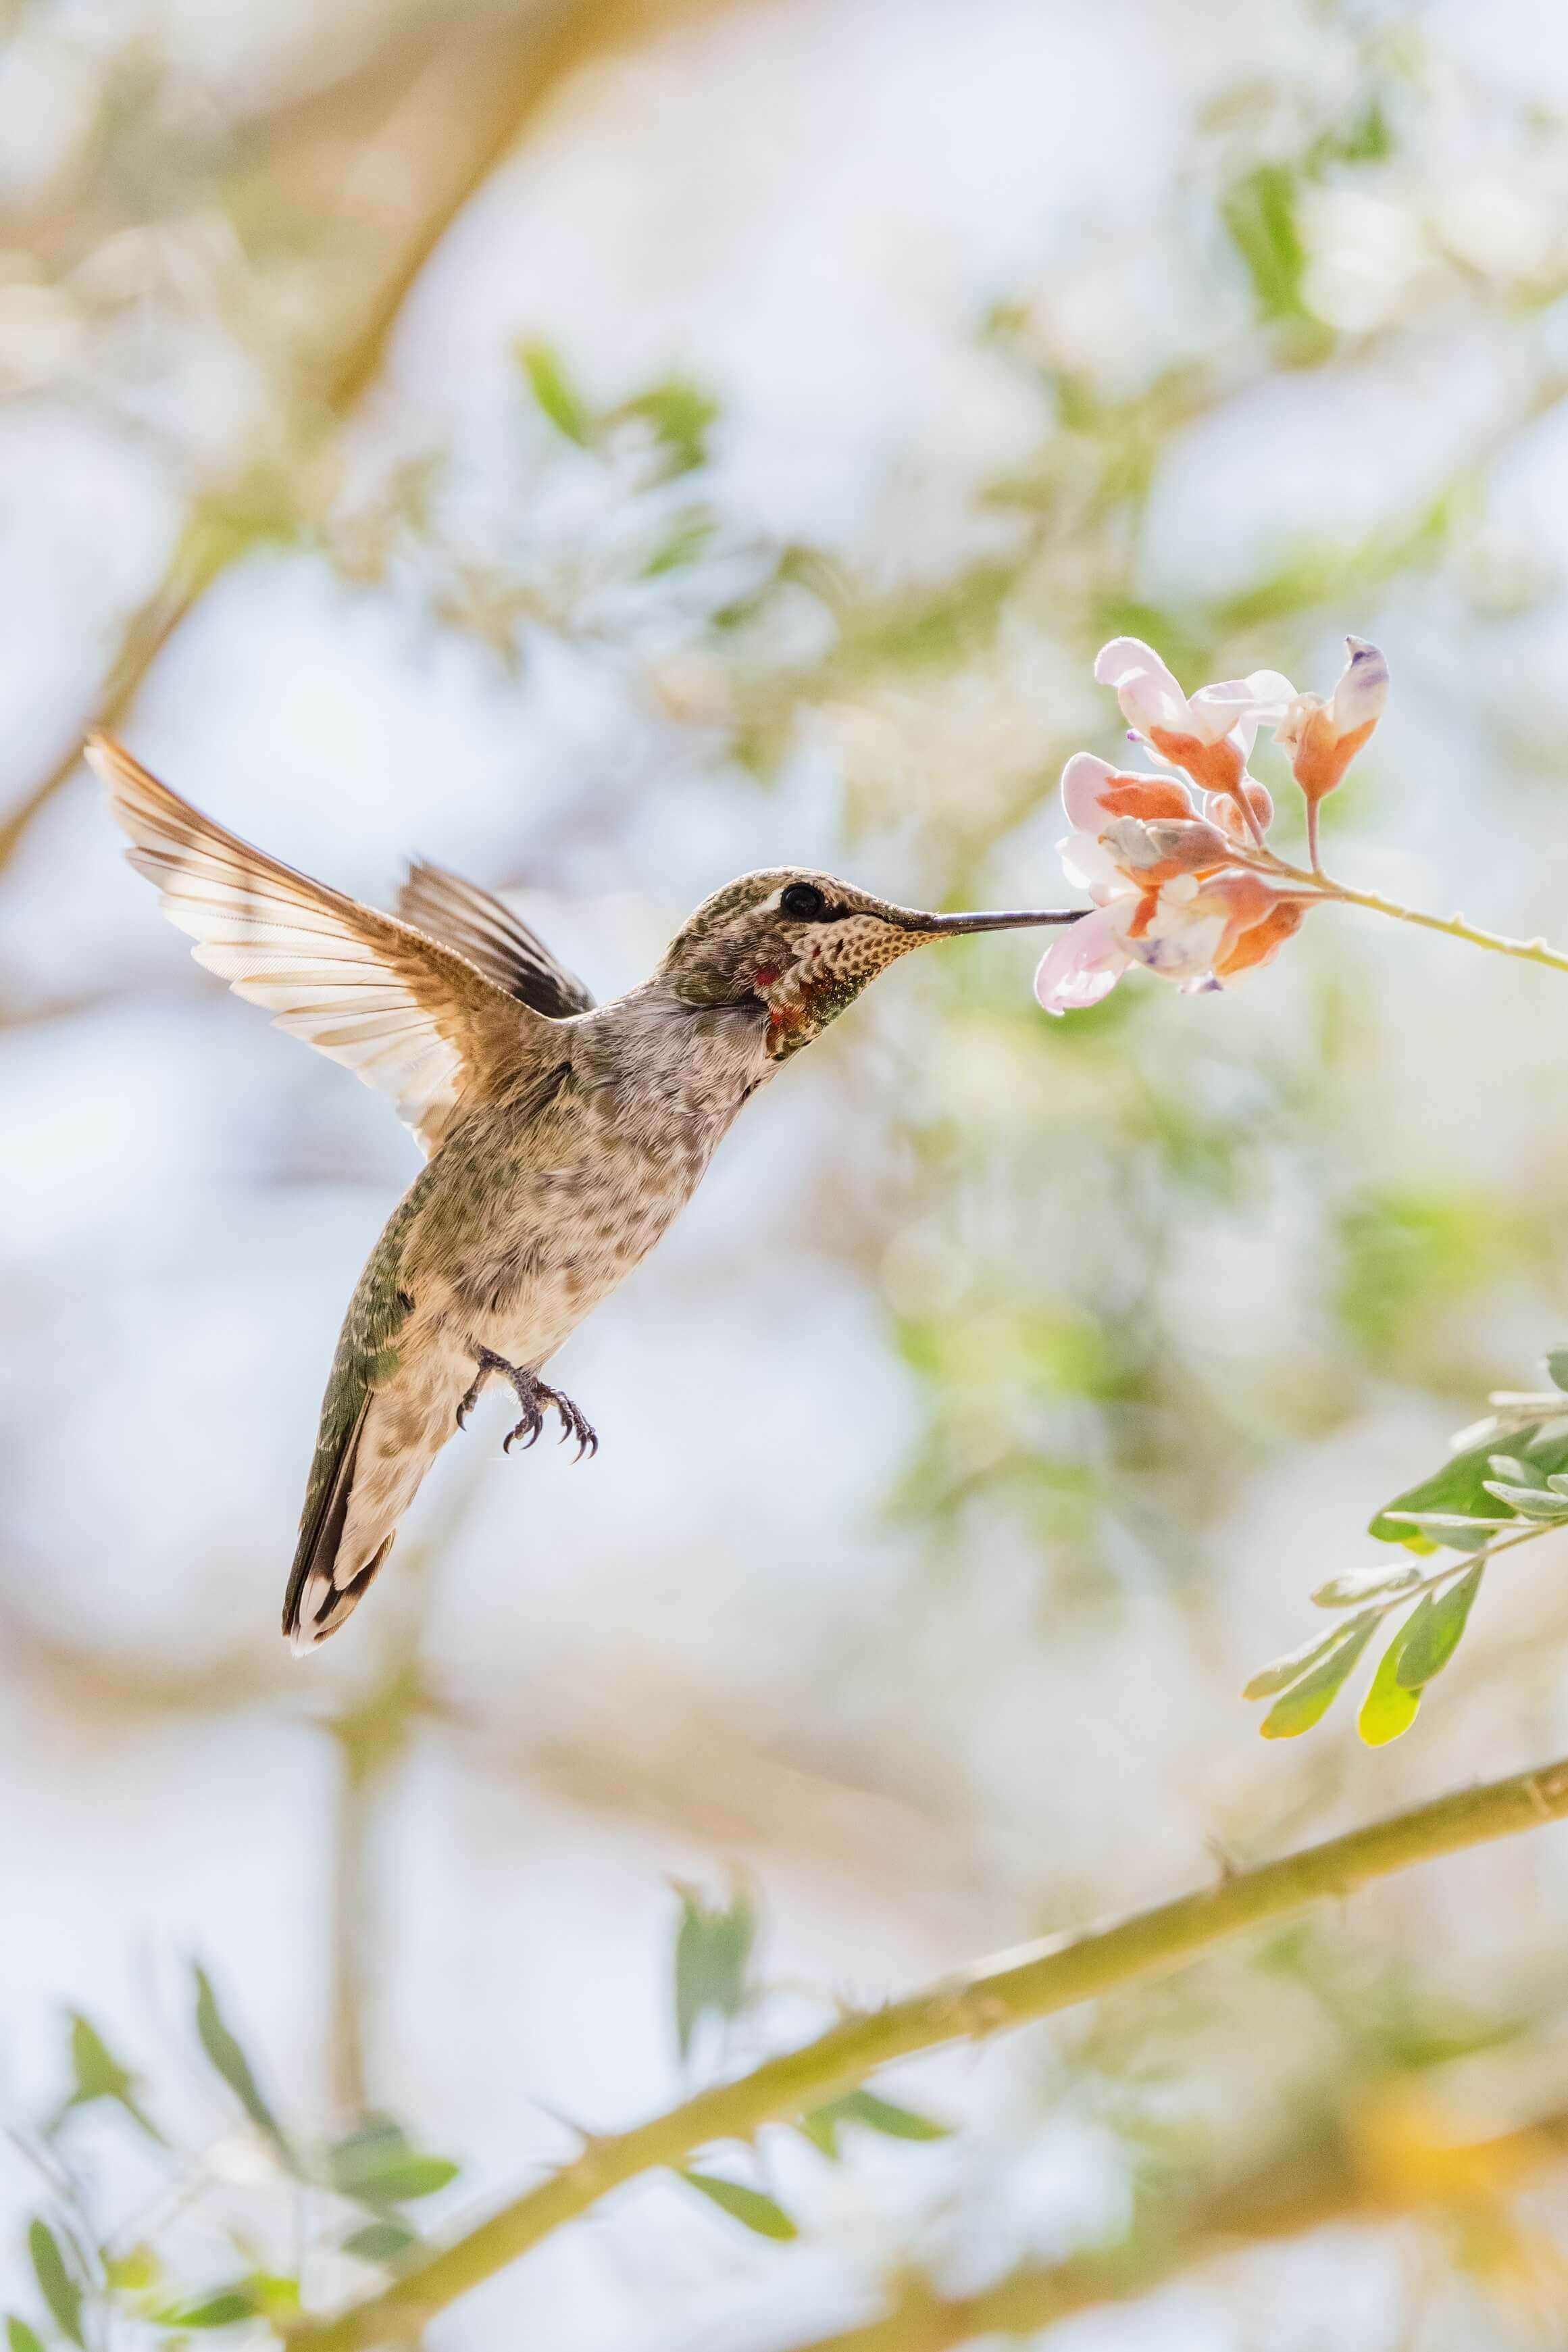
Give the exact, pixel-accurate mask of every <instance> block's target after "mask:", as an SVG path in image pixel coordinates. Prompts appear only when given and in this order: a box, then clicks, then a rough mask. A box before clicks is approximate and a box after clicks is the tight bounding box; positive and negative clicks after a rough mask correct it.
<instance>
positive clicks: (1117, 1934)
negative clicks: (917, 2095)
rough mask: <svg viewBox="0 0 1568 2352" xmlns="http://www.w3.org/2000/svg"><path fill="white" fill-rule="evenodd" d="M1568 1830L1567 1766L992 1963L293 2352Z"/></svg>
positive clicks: (896, 2008) (450, 2292) (556, 2192)
mask: <svg viewBox="0 0 1568 2352" xmlns="http://www.w3.org/2000/svg"><path fill="white" fill-rule="evenodd" d="M1564 1818H1568V1758H1564V1759H1560V1760H1558V1761H1557V1762H1555V1763H1553V1764H1551V1765H1547V1766H1545V1767H1543V1768H1542V1769H1540V1770H1538V1771H1534V1772H1521V1773H1516V1774H1514V1775H1512V1776H1511V1777H1510V1778H1509V1779H1508V1780H1496V1781H1492V1782H1491V1783H1490V1784H1489V1785H1486V1786H1484V1787H1480V1788H1470V1789H1461V1790H1456V1791H1454V1793H1453V1794H1451V1795H1449V1796H1447V1797H1439V1798H1437V1799H1435V1800H1434V1801H1431V1802H1430V1803H1428V1804H1425V1805H1418V1806H1416V1807H1415V1808H1414V1809H1413V1810H1412V1811H1408V1812H1404V1813H1396V1814H1394V1815H1391V1816H1390V1817H1389V1818H1388V1819H1387V1820H1386V1821H1382V1822H1374V1823H1373V1824H1371V1825H1370V1826H1369V1827H1368V1828H1365V1829H1362V1830H1354V1831H1352V1832H1349V1834H1347V1835H1345V1836H1343V1837H1337V1838H1330V1839H1328V1840H1327V1841H1326V1842H1325V1843H1322V1844H1321V1845H1316V1846H1310V1847H1308V1848H1307V1849H1306V1850H1305V1851H1304V1852H1303V1853H1296V1854H1291V1855H1288V1856H1286V1857H1285V1858H1284V1859H1283V1860H1282V1861H1280V1862H1274V1863H1269V1864H1264V1865H1262V1866H1261V1867H1260V1868H1259V1869H1256V1870H1249V1871H1241V1872H1238V1873H1236V1874H1233V1875H1231V1876H1228V1877H1226V1878H1223V1879H1221V1880H1219V1881H1218V1882H1217V1883H1216V1884H1215V1885H1211V1886H1207V1887H1205V1888H1203V1889H1201V1890H1199V1891H1198V1892H1197V1893H1196V1894H1192V1895H1183V1896H1181V1897H1179V1898H1178V1899H1177V1900H1176V1901H1175V1902H1173V1903H1165V1904H1161V1905H1160V1906H1158V1907H1157V1908H1156V1909H1155V1910H1152V1911H1145V1912H1140V1913H1138V1914H1137V1915H1135V1916H1134V1917H1132V1918H1128V1919H1124V1920H1120V1921H1118V1922H1117V1923H1116V1924H1115V1925H1114V1926H1113V1927H1103V1928H1100V1929H1096V1930H1092V1931H1090V1932H1088V1933H1086V1934H1083V1935H1076V1936H1068V1937H1054V1938H1052V1939H1051V1940H1050V1941H1048V1942H1046V1943H1043V1944H1040V1945H1037V1946H1035V1947H1034V1948H1032V1949H1029V1950H1026V1951H1025V1952H1023V1953H1022V1954H1021V1955H1020V1954H1018V1953H1009V1954H1007V1955H1005V1956H1004V1957H1003V1958H998V1959H996V1960H991V1961H985V1962H982V1963H981V1964H980V1965H979V1966H978V1967H977V1968H975V1969H970V1970H968V1971H967V1973H965V1974H964V1975H962V1976H959V1977H956V1978H950V1979H945V1980H944V1981H942V1982H940V1983H938V1984H936V1985H933V1986H931V1987H929V1988H928V1989H927V1990H925V1991H922V1992H918V1993H915V1994H912V1995H910V1996H908V1997H907V1998H906V1999H904V2000H898V2001H894V2002H891V2003H890V2004H889V2005H888V2006H887V2007H886V2008H884V2009H882V2010H879V2011H876V2012H875V2013H874V2014H873V2015H870V2016H864V2017H853V2018H850V2019H847V2020H846V2021H844V2022H842V2023H841V2024H839V2025H836V2026H834V2027H833V2028H832V2029H831V2031H830V2032H827V2033H824V2034H822V2035H821V2037H820V2038H819V2039H818V2040H817V2041H815V2042H810V2043H808V2044H807V2045H806V2047H805V2048H804V2049H800V2050H795V2051H790V2052H789V2053H786V2054H785V2055H783V2056H781V2057H778V2058H771V2059H768V2061H767V2062H766V2063H764V2064H763V2065H761V2066H758V2068H757V2069H756V2070H755V2071H754V2072H753V2073H751V2074H746V2075H743V2076H741V2077H740V2079H739V2080H738V2081H736V2082H732V2083H725V2084H716V2086H714V2087H713V2088H711V2089H709V2090H706V2091H703V2092H700V2093H698V2095H696V2096H695V2098H692V2099H688V2100H686V2101H685V2103H684V2104H683V2105H680V2106H678V2107H675V2108H674V2109H673V2110H672V2111H671V2112H670V2113H668V2114H667V2115H664V2116H657V2117H655V2118H654V2119H653V2121H652V2122H650V2123H646V2124H640V2125H637V2126H634V2127H633V2128H632V2130H630V2131H625V2132H621V2133H618V2134H615V2135H613V2136H612V2137H605V2138H600V2139H595V2140H592V2141H591V2142H590V2143H589V2145H588V2147H586V2148H585V2149H584V2150H583V2152H582V2154H581V2155H580V2156H579V2157H578V2158H575V2159H574V2160H573V2161H572V2162H571V2163H570V2164H568V2165H566V2166H564V2167H563V2168H562V2169H561V2170H560V2171H559V2172H557V2173H555V2174H553V2175H552V2176H551V2177H550V2179H548V2180H546V2181H543V2182H541V2183H540V2185H539V2186H538V2187H537V2188H535V2189H528V2190H526V2191H524V2193H523V2194H522V2195H520V2196H518V2197H516V2198H514V2199H512V2200H510V2202H508V2203H507V2204H505V2205H503V2206H501V2207H500V2208H499V2210H497V2211H496V2212H494V2213H492V2214H491V2215H490V2216H489V2217H488V2219H486V2220H485V2221H480V2222H478V2223H477V2224H476V2226H475V2227H474V2228H473V2229H471V2230H468V2231H465V2232H464V2234H463V2235H462V2236H460V2237H458V2238H455V2239H454V2240H453V2241H452V2242H450V2243H448V2244H447V2245H445V2246H443V2247H440V2248H438V2249H437V2250H436V2251H434V2252H432V2253H430V2254H427V2255H425V2256H424V2257H423V2259H420V2260H418V2261H415V2262H413V2263H411V2264H410V2266H409V2268H408V2269H407V2270H406V2271H405V2272H404V2273H402V2276H401V2277H400V2278H398V2279H397V2280H395V2281H394V2282H393V2284H392V2285H391V2286H390V2287H388V2288H386V2289H385V2290H384V2291H383V2292H382V2294H376V2295H373V2296H371V2298H370V2299H369V2300H368V2301H366V2302H364V2303H361V2304H356V2305H351V2306H350V2309H348V2310H347V2311H344V2312H341V2313H340V2314H339V2315H338V2316H337V2317H336V2318H331V2319H325V2320H305V2321H302V2322H300V2323H298V2325H297V2326H294V2327H292V2328H291V2330H290V2332H289V2342H290V2344H291V2346H292V2347H293V2352H366V2347H371V2346H372V2345H381V2344H386V2343H390V2342H396V2341H399V2340H402V2339H406V2338H408V2337H410V2336H415V2335H417V2334H418V2333H419V2331H420V2330H421V2329H422V2328H423V2326H425V2324H426V2323H427V2322H428V2321H429V2320H430V2319H431V2318H433V2317H434V2315H436V2314H437V2313H438V2312H441V2311H444V2310H445V2309H446V2308H447V2306H448V2305H451V2304H453V2303H455V2302H456V2301H457V2300H458V2298H459V2297H460V2296H462V2295H465V2294H469V2293H470V2292H471V2291H472V2290H473V2289H474V2288H475V2287H476V2286H480V2285H482V2284H484V2283H485V2281H486V2280H487V2279H490V2278H493V2277H495V2276H496V2274H497V2272H499V2271H502V2270H505V2269H506V2268H507V2265H508V2264H509V2263H514V2262H516V2261H517V2259H518V2257H519V2256H520V2255H522V2254H525V2253H527V2252H528V2250H529V2249H530V2248H531V2247H533V2246H536V2245H538V2243H539V2242H540V2241H541V2240H542V2239H544V2238H546V2237H548V2236H549V2235H550V2234H551V2232H552V2231H556V2230H559V2229H560V2228H562V2227H563V2226H564V2225H565V2224H566V2223H568V2222H570V2221H575V2220H577V2219H578V2217H579V2216H580V2215H581V2214H583V2213H585V2212H587V2211H588V2210H589V2209H590V2208H591V2206H592V2205H594V2204H596V2203H597V2202H598V2200H599V2199H600V2198H601V2197H603V2196H605V2195H606V2194H608V2192H609V2191H610V2190H611V2189H617V2188H619V2187H620V2186H621V2185H622V2183H623V2182H625V2181H628V2180H632V2179H636V2178H637V2176H638V2175H639V2174H641V2173H643V2172H647V2171H650V2170H652V2169H653V2168H656V2167H661V2166H673V2167H676V2168H679V2167H680V2166H682V2165H684V2164H685V2162H686V2160H687V2159H688V2158H691V2157H692V2156H694V2155H695V2153H696V2152H697V2151H698V2150H699V2149H701V2148H704V2147H711V2146H712V2145H713V2144H714V2143H715V2142H716V2141H722V2140H734V2139H749V2138H750V2137H752V2136H753V2135H754V2134H755V2133H756V2132H757V2131H758V2128H759V2127H760V2126H762V2125H764V2124H768V2123H781V2122H788V2121H789V2120H791V2119H792V2118H794V2117H796V2116H800V2114H801V2113H802V2112H804V2111H805V2110H807V2109H809V2108H810V2107H812V2106H815V2105H819V2104H821V2102H822V2101H824V2100H827V2099H831V2098H833V2097H834V2096H836V2095H839V2094H841V2093H843V2092H846V2091H849V2090H851V2089H852V2088H854V2087H855V2086H856V2085H858V2084H861V2083H862V2082H863V2080H864V2079H865V2077H866V2075H867V2074H871V2073H872V2072H873V2070H874V2069H876V2068H877V2067H879V2066H883V2065H886V2064H888V2063H891V2062H892V2061H893V2060H894V2059H900V2058H908V2057H912V2056H914V2055H915V2054H916V2053H919V2052H921V2051H925V2050H932V2049H936V2048H939V2047H940V2046H941V2045H943V2044H944V2043H946V2042H954V2041H962V2040H967V2039H973V2038H976V2037H978V2036H981V2035H985V2034H988V2033H995V2032H1003V2031H1006V2030H1007V2029H1008V2028H1009V2027H1012V2026H1017V2025H1022V2024H1025V2023H1027V2022H1029V2021H1031V2020H1033V2019H1035V2018H1041V2017H1049V2016H1051V2015H1053V2014H1054V2013H1055V2012H1056V2011H1059V2010H1063V2009H1070V2008H1071V2007H1073V2006H1074V2005H1075V2004H1076V2003H1078V2002H1080V2001H1083V2000H1093V1999H1094V1998H1096V1997H1097V1996H1098V1995H1100V1994H1102V1993H1105V1992H1109V1991H1112V1990H1114V1989H1115V1988H1116V1987H1117V1986H1120V1985H1124V1984H1127V1983H1131V1982H1134V1981H1135V1980H1136V1979H1140V1978H1143V1977H1147V1976H1151V1975H1154V1974H1155V1973H1156V1972H1159V1971H1161V1970H1164V1969H1172V1968H1177V1967H1180V1966H1181V1965H1182V1964H1183V1963H1184V1962H1185V1961H1187V1960H1189V1959H1192V1958H1195V1957H1196V1956H1197V1954H1198V1953H1200V1952H1203V1951H1207V1949H1208V1948H1210V1947H1211V1946H1213V1945H1215V1944H1218V1943H1222V1942H1224V1941H1225V1940H1226V1939H1227V1938H1228V1937H1232V1936H1238V1935H1241V1934H1244V1933H1245V1932H1246V1931H1247V1930H1249V1928H1252V1927H1260V1926H1261V1925H1262V1924H1264V1923H1265V1922H1266V1921H1270V1920H1273V1919H1279V1918H1282V1917H1285V1916H1289V1915H1290V1914H1291V1913H1292V1912H1295V1911H1299V1910H1301V1909H1302V1908H1304V1907H1305V1906H1307V1905H1308V1904H1311V1903H1313V1902H1315V1901H1317V1900H1318V1899H1319V1898H1320V1897H1322V1896H1323V1895H1336V1896H1340V1895H1347V1894H1349V1893H1351V1892H1353V1891H1354V1889H1355V1888H1356V1887H1358V1886H1361V1885H1365V1884H1366V1883H1367V1882H1368V1881H1370V1880H1373V1879H1376V1878H1382V1877H1385V1876H1387V1875H1388V1874H1391V1873H1392V1872H1395V1871H1399V1870H1406V1869H1409V1868H1411V1867H1412V1866H1413V1865H1414V1864H1416V1863H1420V1862H1427V1861H1431V1860H1434V1859H1435V1858H1436V1857H1437V1856H1438V1855H1440V1854H1446V1853H1459V1852H1462V1851H1463V1850H1465V1849H1466V1848H1467V1847H1470V1846H1475V1845H1481V1844H1485V1843H1490V1841H1491V1840H1493V1839H1496V1838H1502V1837H1511V1836H1513V1835H1514V1834H1516V1833H1517V1832H1519V1831H1521V1830H1527V1829H1532V1828H1536V1827H1538V1826H1539V1825H1540V1824H1541V1823H1542V1822H1552V1821H1560V1820H1563V1819H1564Z"/></svg>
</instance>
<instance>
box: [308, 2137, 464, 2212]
mask: <svg viewBox="0 0 1568 2352" xmlns="http://www.w3.org/2000/svg"><path fill="white" fill-rule="evenodd" d="M327 2161H328V2166H329V2170H330V2173H331V2176H332V2186H333V2188H334V2189H336V2190H337V2191H338V2193H339V2195H340V2197H357V2198H359V2199H360V2200H361V2202H362V2203H364V2204H367V2205H403V2204H407V2203H408V2202H410V2201H411V2200H413V2198H416V2197H434V2194H435V2192H436V2190H437V2189H444V2188H445V2187H446V2184H447V2182H448V2181H450V2180H455V2179H456V2178H457V2173H458V2167H457V2166H456V2165H455V2164H454V2163H452V2162H451V2161H450V2160H449V2158H446V2157H444V2156H426V2155H424V2154H423V2152H422V2151H421V2150H420V2149H418V2148H416V2147H411V2146H410V2144H409V2141H408V2139H407V2137H405V2135H404V2132H403V2129H402V2125H401V2124H398V2123H394V2122H393V2121H392V2117H391V2116H366V2117H365V2119H364V2121H363V2122H362V2123H361V2124H359V2125H357V2126H356V2127H355V2128H354V2130H353V2131H351V2132H350V2134H349V2135H348V2137H346V2138H345V2139H340V2141H339V2142H338V2143H337V2145H336V2147H333V2148H331V2149H330V2150H329V2153H328V2159H327Z"/></svg>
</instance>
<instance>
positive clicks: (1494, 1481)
mask: <svg viewBox="0 0 1568 2352" xmlns="http://www.w3.org/2000/svg"><path fill="white" fill-rule="evenodd" d="M1487 1493H1488V1494H1489V1495H1495V1496H1497V1498H1498V1501H1499V1502H1500V1503H1511V1504H1512V1506H1513V1507H1514V1509H1515V1510H1516V1511H1517V1512H1518V1513H1519V1515H1520V1517H1521V1518H1522V1519H1541V1520H1543V1521H1548V1520H1552V1519H1568V1495H1554V1494H1553V1493H1552V1490H1551V1488H1550V1487H1548V1486H1510V1485H1509V1483H1508V1482H1507V1480H1506V1479H1502V1478H1489V1479H1488V1480H1487Z"/></svg>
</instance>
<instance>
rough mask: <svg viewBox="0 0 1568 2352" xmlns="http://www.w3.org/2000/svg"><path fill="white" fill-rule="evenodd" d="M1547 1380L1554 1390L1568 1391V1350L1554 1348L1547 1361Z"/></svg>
mask: <svg viewBox="0 0 1568 2352" xmlns="http://www.w3.org/2000/svg"><path fill="white" fill-rule="evenodd" d="M1546 1373H1547V1378H1548V1379H1549V1380H1550V1381H1551V1382H1552V1387H1553V1388H1556V1389H1563V1390H1564V1391H1568V1348H1553V1349H1552V1352H1551V1354H1550V1355H1549V1356H1548V1357H1547V1359H1546Z"/></svg>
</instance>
